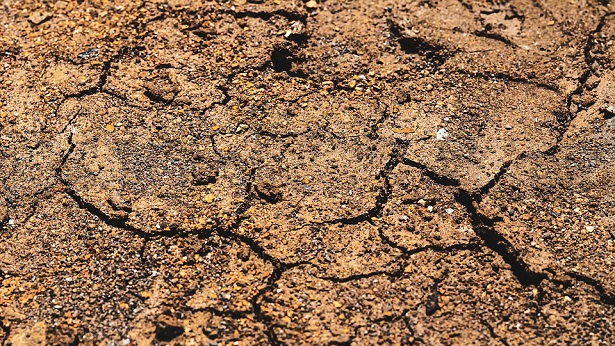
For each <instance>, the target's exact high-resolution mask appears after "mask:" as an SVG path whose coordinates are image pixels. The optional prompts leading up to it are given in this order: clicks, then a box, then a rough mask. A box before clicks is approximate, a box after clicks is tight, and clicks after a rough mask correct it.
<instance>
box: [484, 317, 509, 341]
mask: <svg viewBox="0 0 615 346" xmlns="http://www.w3.org/2000/svg"><path fill="white" fill-rule="evenodd" d="M480 322H481V324H482V325H483V326H485V327H486V328H487V330H488V331H489V335H490V336H491V337H492V338H493V339H495V340H498V341H500V343H501V344H502V345H504V346H510V344H509V343H508V341H507V340H506V339H505V338H503V337H501V336H499V335H498V334H497V333H496V332H495V329H494V328H493V326H492V325H491V323H489V322H487V321H486V320H485V319H483V318H481V319H480Z"/></svg>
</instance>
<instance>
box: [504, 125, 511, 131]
mask: <svg viewBox="0 0 615 346" xmlns="http://www.w3.org/2000/svg"><path fill="white" fill-rule="evenodd" d="M504 128H505V129H507V130H512V125H510V124H506V125H504Z"/></svg>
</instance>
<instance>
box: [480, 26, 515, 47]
mask: <svg viewBox="0 0 615 346" xmlns="http://www.w3.org/2000/svg"><path fill="white" fill-rule="evenodd" d="M474 35H475V36H477V37H483V38H488V39H490V40H495V41H498V42H502V43H504V44H505V45H507V46H509V47H512V48H517V45H516V44H514V43H513V42H512V41H511V40H509V39H507V38H506V37H504V36H502V35H500V34H498V33H495V32H491V31H488V30H481V31H475V32H474Z"/></svg>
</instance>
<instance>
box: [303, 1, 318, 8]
mask: <svg viewBox="0 0 615 346" xmlns="http://www.w3.org/2000/svg"><path fill="white" fill-rule="evenodd" d="M305 7H307V8H309V9H311V10H313V9H316V8H318V2H316V1H314V0H310V1H308V2H306V3H305Z"/></svg>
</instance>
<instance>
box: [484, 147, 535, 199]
mask: <svg viewBox="0 0 615 346" xmlns="http://www.w3.org/2000/svg"><path fill="white" fill-rule="evenodd" d="M524 157H525V153H521V154H519V155H518V156H517V157H516V158H515V159H513V160H509V161H506V162H504V164H503V165H502V167H500V169H499V170H498V171H497V172H496V173H495V174H494V175H493V178H491V179H490V180H489V181H488V182H487V183H486V184H485V185H483V187H481V188H480V190H479V191H480V194H481V195H483V194H486V193H488V192H489V190H491V189H492V188H493V187H494V186H495V185H497V183H499V182H500V179H502V177H503V176H504V174H506V173H507V172H508V169H509V168H510V165H511V164H512V163H513V162H514V161H516V160H518V159H522V158H524Z"/></svg>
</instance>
